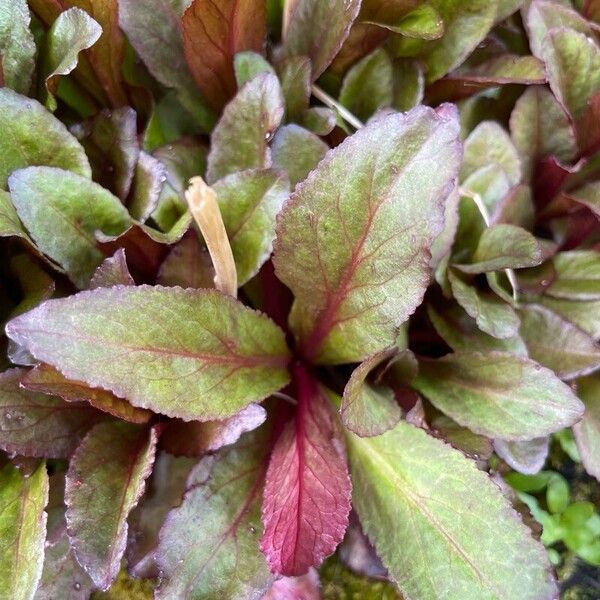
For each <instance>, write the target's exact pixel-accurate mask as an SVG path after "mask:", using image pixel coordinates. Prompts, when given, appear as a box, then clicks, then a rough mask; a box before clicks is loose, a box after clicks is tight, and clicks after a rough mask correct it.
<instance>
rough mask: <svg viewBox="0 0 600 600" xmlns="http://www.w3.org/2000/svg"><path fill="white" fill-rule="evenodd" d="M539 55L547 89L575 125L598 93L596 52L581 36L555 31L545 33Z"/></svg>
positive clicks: (599, 64) (599, 67)
mask: <svg viewBox="0 0 600 600" xmlns="http://www.w3.org/2000/svg"><path fill="white" fill-rule="evenodd" d="M542 54H543V57H544V61H545V63H546V71H547V72H548V82H549V84H550V88H551V89H552V91H553V92H554V94H555V95H556V97H557V98H558V100H559V101H560V102H561V104H562V105H563V106H564V108H565V109H566V110H567V111H568V112H569V114H570V115H571V116H572V117H573V119H574V120H575V121H577V120H578V119H581V118H582V117H583V116H584V114H585V111H586V110H587V107H588V101H589V100H590V99H591V98H592V96H593V95H594V94H595V93H597V92H598V91H600V48H599V47H598V45H597V44H596V42H595V41H594V40H593V39H592V38H591V37H589V36H587V35H585V34H584V33H579V32H577V31H574V30H572V29H558V30H553V31H550V33H548V35H547V37H546V38H545V40H544V44H543V48H542Z"/></svg>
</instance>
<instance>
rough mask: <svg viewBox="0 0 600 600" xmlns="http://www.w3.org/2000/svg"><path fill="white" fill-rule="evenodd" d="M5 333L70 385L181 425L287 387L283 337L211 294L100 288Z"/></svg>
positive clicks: (51, 306)
mask: <svg viewBox="0 0 600 600" xmlns="http://www.w3.org/2000/svg"><path fill="white" fill-rule="evenodd" d="M115 306H118V311H116V310H115ZM42 323H43V325H41V324H42ZM7 332H8V335H9V337H11V338H13V339H15V341H17V343H19V344H22V345H24V346H26V347H27V348H28V349H29V350H30V351H31V352H32V354H33V355H34V356H36V358H38V359H39V360H42V361H44V362H46V363H48V364H51V365H52V366H54V367H56V368H57V369H59V370H60V371H61V372H62V373H63V374H64V375H65V376H66V377H68V378H69V379H74V380H77V381H85V382H86V383H88V384H89V385H91V386H93V387H102V388H105V389H110V390H111V391H112V392H114V393H115V394H116V395H117V396H119V397H124V398H126V399H128V400H129V401H130V402H131V403H132V404H133V405H134V406H139V407H142V408H150V409H152V410H154V411H155V412H160V413H163V414H166V415H168V416H173V417H181V418H183V419H186V420H189V419H197V420H209V419H219V418H224V417H228V416H231V415H233V414H235V413H236V412H238V411H239V410H241V409H242V408H244V406H246V405H248V404H250V402H257V401H260V400H262V399H264V398H265V397H266V396H268V395H269V394H271V393H272V392H275V391H277V390H278V389H280V388H281V387H283V386H284V385H285V384H286V383H287V381H288V373H287V370H286V365H287V362H288V360H289V356H288V350H287V348H286V346H285V340H284V335H283V332H282V331H281V330H280V329H279V328H278V327H277V326H276V325H275V324H274V323H272V322H271V321H270V320H269V319H268V318H267V317H265V316H264V315H262V314H260V313H257V312H255V311H253V310H251V309H249V308H246V307H245V306H243V305H242V304H241V303H239V302H237V301H235V300H233V299H232V298H228V297H226V296H224V295H222V294H220V293H219V292H216V291H212V290H191V289H190V290H182V289H178V288H162V287H159V286H157V287H150V286H136V287H133V286H118V287H114V288H99V289H97V290H93V291H91V292H82V293H80V294H77V295H75V296H71V297H69V298H64V299H61V300H50V301H48V302H45V303H44V304H42V305H41V306H40V307H38V308H36V309H35V310H33V311H31V312H29V313H27V314H25V315H22V316H21V317H18V318H17V319H15V320H13V321H11V322H10V323H9V324H8V325H7ZM209 392H210V393H209Z"/></svg>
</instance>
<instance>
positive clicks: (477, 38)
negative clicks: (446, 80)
mask: <svg viewBox="0 0 600 600" xmlns="http://www.w3.org/2000/svg"><path fill="white" fill-rule="evenodd" d="M429 4H430V5H431V6H432V7H433V8H435V9H436V10H437V12H438V14H439V15H440V17H441V18H442V20H443V22H444V27H445V31H444V35H443V36H442V37H441V38H440V39H439V40H436V41H433V42H430V43H429V45H428V46H427V50H426V54H425V56H424V62H425V67H426V71H427V81H428V82H430V83H431V82H433V81H435V80H436V79H440V77H443V76H444V75H445V74H446V73H448V72H449V71H452V69H454V68H456V67H458V66H459V65H460V64H461V63H462V62H463V61H464V59H465V58H466V57H467V56H468V55H469V54H470V53H471V52H472V51H473V50H474V49H475V47H476V46H477V44H479V42H481V41H482V40H483V39H484V38H485V36H486V35H487V34H488V32H489V30H490V29H491V28H492V25H493V24H494V20H495V17H496V5H497V4H498V2H497V0H471V1H470V2H468V3H467V2H463V1H462V0H431V1H430V2H429Z"/></svg>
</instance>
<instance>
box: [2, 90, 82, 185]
mask: <svg viewBox="0 0 600 600" xmlns="http://www.w3.org/2000/svg"><path fill="white" fill-rule="evenodd" d="M0 131H2V132H3V136H2V141H1V142H0V149H1V152H0V187H2V188H6V182H7V180H8V176H9V175H10V174H11V173H12V172H13V171H15V170H16V169H20V168H22V167H28V166H29V165H48V166H52V167H59V168H62V169H66V170H69V171H73V172H75V173H77V174H79V175H82V176H83V177H88V178H89V177H91V175H92V171H91V169H90V164H89V162H88V159H87V157H86V155H85V152H84V151H83V148H82V147H81V145H80V144H79V142H78V141H77V140H76V139H75V138H74V137H73V136H72V135H71V134H70V133H69V131H68V130H67V128H66V127H65V126H64V125H63V124H62V123H61V122H60V121H59V120H58V119H56V118H55V117H54V116H53V115H52V114H51V113H49V112H48V111H47V110H46V109H45V108H44V107H43V106H42V105H41V104H40V103H39V102H36V101H35V100H33V99H32V98H26V97H25V96H21V95H19V94H17V93H15V92H13V91H12V90H10V89H8V88H0Z"/></svg>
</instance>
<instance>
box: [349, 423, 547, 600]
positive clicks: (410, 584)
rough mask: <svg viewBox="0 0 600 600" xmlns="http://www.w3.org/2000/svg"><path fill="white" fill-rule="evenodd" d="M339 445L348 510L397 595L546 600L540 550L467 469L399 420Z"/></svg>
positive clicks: (486, 482)
mask: <svg viewBox="0 0 600 600" xmlns="http://www.w3.org/2000/svg"><path fill="white" fill-rule="evenodd" d="M347 442H348V451H349V458H350V468H351V474H352V481H353V485H354V493H353V504H354V507H355V509H356V511H357V512H358V516H359V518H360V521H361V524H362V526H363V528H364V530H365V532H366V534H367V535H368V536H369V539H370V540H371V542H373V543H374V545H375V548H376V550H377V553H378V555H379V556H380V557H381V559H382V561H383V563H384V565H385V566H386V567H387V569H388V571H389V574H390V575H391V577H392V579H393V580H394V581H395V582H396V583H397V584H398V587H399V588H400V591H401V592H402V593H403V594H404V595H405V596H406V597H410V598H439V597H440V594H443V597H444V598H447V599H448V600H450V599H456V600H463V599H466V598H477V599H478V600H479V599H483V598H486V599H487V598H489V599H498V600H499V599H500V598H521V599H523V600H525V599H530V600H540V599H542V598H543V599H545V600H550V599H551V598H554V597H555V596H556V594H557V589H556V585H555V583H554V581H553V578H552V575H551V572H550V565H549V564H548V559H547V556H546V552H545V551H544V549H543V547H542V546H541V545H540V544H538V543H537V542H535V541H534V540H533V539H532V538H531V534H530V532H529V530H528V529H527V528H526V527H525V525H523V523H522V522H521V519H520V517H519V516H518V514H517V513H516V512H515V511H514V510H513V509H512V508H511V506H510V504H509V503H508V501H507V500H506V498H504V496H503V495H502V493H501V492H500V490H499V489H498V487H497V486H496V485H495V484H494V483H492V482H491V481H490V479H489V477H488V476H487V474H485V473H483V472H482V471H480V470H479V469H477V467H476V466H475V463H474V462H472V461H470V460H468V459H466V458H465V457H464V456H463V455H462V454H461V453H460V452H458V451H456V450H453V449H451V448H450V447H449V446H447V445H446V444H444V443H443V442H441V441H440V440H437V439H435V438H433V437H430V436H429V435H428V434H427V433H425V431H423V430H421V429H418V428H415V427H413V426H411V425H408V424H407V423H404V422H400V423H399V424H398V425H397V426H396V428H395V429H393V430H391V431H388V432H387V433H384V434H383V435H381V436H377V437H373V438H359V437H357V436H355V435H353V434H350V433H349V434H348V435H347ZM433 457H435V460H433ZM474 490H477V492H476V493H474ZM399 548H401V549H402V551H401V552H399V550H398V549H399ZM509 548H510V550H508V549H509ZM407 557H410V560H407ZM432 565H435V566H436V568H432ZM424 573H427V576H424Z"/></svg>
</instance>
